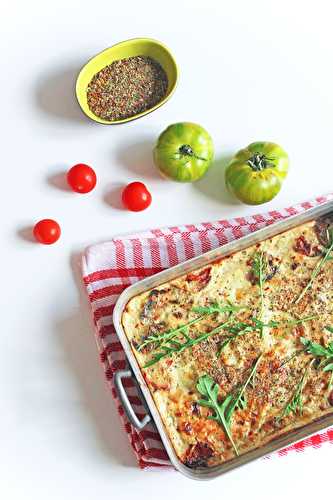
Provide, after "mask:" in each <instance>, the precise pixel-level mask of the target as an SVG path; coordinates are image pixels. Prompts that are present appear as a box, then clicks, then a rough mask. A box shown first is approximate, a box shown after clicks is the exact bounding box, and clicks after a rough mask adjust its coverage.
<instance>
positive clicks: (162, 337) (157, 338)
mask: <svg viewBox="0 0 333 500" xmlns="http://www.w3.org/2000/svg"><path fill="white" fill-rule="evenodd" d="M241 309H244V307H238V306H234V305H233V304H228V305H227V306H220V305H218V304H213V305H211V306H209V307H194V308H193V309H192V311H193V312H196V313H199V314H200V316H199V317H197V318H194V319H192V320H191V321H188V322H187V323H184V324H183V325H180V326H177V327H176V328H172V329H171V330H168V331H166V332H162V333H159V334H157V335H149V337H147V338H146V339H145V340H144V341H143V342H142V343H141V344H140V345H139V346H138V347H137V350H138V351H141V350H142V349H143V348H144V347H146V346H147V345H149V344H155V346H156V348H157V347H161V346H162V345H163V344H164V343H165V342H166V341H168V340H170V339H172V338H174V337H176V336H177V334H178V333H181V332H184V331H185V330H186V328H189V327H190V326H192V325H195V324H196V323H199V321H201V320H203V318H204V317H205V316H207V315H210V314H215V313H217V312H219V313H226V312H229V313H233V312H236V311H239V310H241Z"/></svg>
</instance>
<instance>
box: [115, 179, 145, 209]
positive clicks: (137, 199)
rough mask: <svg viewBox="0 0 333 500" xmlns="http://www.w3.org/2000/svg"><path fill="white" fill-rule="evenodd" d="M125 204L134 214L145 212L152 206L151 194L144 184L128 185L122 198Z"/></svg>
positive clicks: (132, 183) (133, 183) (134, 183)
mask: <svg viewBox="0 0 333 500" xmlns="http://www.w3.org/2000/svg"><path fill="white" fill-rule="evenodd" d="M121 198H122V200H123V204H124V205H125V207H126V208H128V210H131V211H132V212H140V211H141V210H145V209H146V208H148V207H149V205H150V204H151V194H150V192H149V191H148V189H147V188H146V186H145V185H144V184H143V183H142V182H131V183H130V184H128V185H127V186H126V187H125V188H124V190H123V192H122V196H121Z"/></svg>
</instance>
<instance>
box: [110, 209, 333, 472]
mask: <svg viewBox="0 0 333 500" xmlns="http://www.w3.org/2000/svg"><path fill="white" fill-rule="evenodd" d="M330 212H333V201H328V202H325V203H323V204H322V205H320V206H318V207H314V208H310V209H309V210H306V211H305V212H303V213H301V214H298V215H294V216H290V217H288V219H286V220H282V221H279V222H276V223H274V224H272V225H270V226H268V227H265V228H263V229H259V230H258V231H256V232H254V233H252V234H249V235H247V236H244V237H242V238H239V239H238V240H236V241H232V242H230V243H227V244H225V245H223V246H221V247H218V248H216V249H215V250H211V251H209V252H207V253H205V254H203V255H199V256H197V257H194V258H193V259H190V260H188V261H186V262H184V263H182V264H178V265H176V266H174V267H171V268H169V269H166V270H165V271H162V272H159V273H157V274H155V275H154V276H149V277H148V278H145V279H143V280H142V281H138V282H137V283H134V284H133V285H131V286H129V287H128V288H126V290H124V292H123V293H122V294H121V295H120V297H119V299H118V301H117V303H116V306H115V309H114V313H113V320H114V325H115V328H116V332H117V334H118V337H119V340H120V342H121V344H122V346H123V348H124V350H125V353H126V356H127V360H128V363H129V369H128V370H121V371H118V372H116V373H115V385H116V388H117V391H118V394H119V397H120V400H121V402H122V404H123V407H124V410H125V412H126V414H127V416H128V418H129V420H130V422H131V423H132V425H134V426H135V427H136V428H137V429H142V428H143V427H144V426H145V425H147V423H148V422H150V421H151V420H153V421H154V423H155V425H156V427H157V429H158V432H159V433H160V436H161V439H162V441H163V444H164V446H165V449H166V451H167V453H168V455H169V457H170V461H171V463H172V464H173V465H174V467H175V468H176V469H177V470H178V471H180V472H181V473H182V474H184V475H185V476H187V477H189V478H191V479H198V480H207V479H212V478H215V477H218V476H220V475H222V474H223V473H225V472H227V471H229V470H232V469H234V468H236V467H239V466H240V465H244V464H246V463H248V462H250V461H252V460H255V459H257V458H260V457H264V456H265V455H267V454H269V453H271V452H273V451H275V450H278V449H281V448H284V447H285V446H288V445H290V444H292V443H294V442H296V441H299V440H301V439H304V438H306V437H309V436H310V435H311V434H314V433H316V432H318V431H320V430H322V429H325V428H326V427H329V426H331V425H333V412H332V414H330V415H325V416H324V417H322V418H319V419H317V420H315V421H313V422H311V423H309V424H307V425H305V426H303V427H301V428H298V429H296V430H294V431H290V432H288V433H286V434H284V435H282V436H280V437H278V438H276V439H274V440H273V441H271V442H270V443H268V444H265V445H263V446H262V447H260V448H257V449H255V450H252V451H250V452H247V453H245V454H243V455H240V456H239V457H236V458H234V459H232V460H230V461H228V462H225V463H223V464H221V465H217V466H215V467H207V468H201V469H191V468H189V467H187V466H186V465H184V464H183V463H181V462H180V460H179V459H178V457H177V455H176V453H175V451H174V448H173V446H172V444H171V441H170V439H169V437H168V434H167V432H166V430H165V427H164V425H163V422H162V419H161V417H160V414H159V412H158V409H157V407H156V405H155V402H154V400H153V397H152V395H151V393H150V390H149V388H148V386H147V384H146V382H145V380H144V378H143V375H142V372H141V370H140V367H139V365H138V363H137V361H136V358H135V356H134V353H133V352H132V349H131V345H130V343H129V341H128V339H127V337H126V335H125V332H124V330H123V327H122V314H123V311H124V309H125V307H126V304H127V303H128V301H129V300H130V299H131V298H133V297H135V296H136V295H139V294H141V293H142V292H145V291H147V290H151V289H152V288H154V287H156V286H159V285H161V284H163V283H166V282H167V281H170V280H173V279H174V278H177V277H180V276H182V275H184V274H187V273H188V272H191V271H193V270H195V269H198V268H200V267H203V266H205V265H207V264H210V263H212V262H213V261H215V260H216V259H219V258H221V257H226V256H228V255H230V254H232V253H235V252H237V251H239V250H243V249H245V248H247V247H249V246H251V245H253V244H255V243H258V242H260V241H263V240H266V239H268V238H271V237H273V236H275V235H277V234H279V233H281V232H284V231H287V230H289V229H292V228H294V227H296V226H298V225H301V224H303V223H305V222H309V221H310V220H313V219H316V218H317V217H320V216H323V215H326V214H328V213H330ZM129 377H132V378H134V381H135V382H136V384H137V385H138V386H139V389H140V390H141V394H142V396H143V403H144V406H145V408H146V410H147V415H146V416H145V417H144V418H143V419H142V420H141V421H140V420H139V419H138V418H137V416H136V415H135V413H134V410H133V408H132V406H131V404H130V402H129V400H128V398H127V395H126V392H125V390H124V388H123V385H122V379H123V378H129Z"/></svg>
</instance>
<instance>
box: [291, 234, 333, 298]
mask: <svg viewBox="0 0 333 500" xmlns="http://www.w3.org/2000/svg"><path fill="white" fill-rule="evenodd" d="M327 238H328V248H327V250H326V252H325V254H324V256H323V257H322V258H321V259H320V261H319V262H318V263H317V265H316V266H315V268H314V269H313V271H312V273H311V276H310V279H309V281H308V283H307V285H306V287H305V288H303V290H302V292H301V293H300V295H299V296H298V297H297V299H296V300H295V304H298V303H299V302H300V301H301V300H302V298H303V297H304V295H305V294H306V293H307V292H308V290H309V289H310V288H311V287H312V285H313V282H314V281H315V279H316V278H317V276H318V274H319V273H320V271H321V269H322V267H323V266H324V264H325V262H326V261H327V260H330V253H331V252H332V250H333V229H328V230H327Z"/></svg>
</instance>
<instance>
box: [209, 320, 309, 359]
mask: <svg viewBox="0 0 333 500" xmlns="http://www.w3.org/2000/svg"><path fill="white" fill-rule="evenodd" d="M317 317H318V316H317V315H312V316H305V317H304V318H299V319H296V320H291V321H286V322H279V321H269V322H268V323H264V322H263V321H261V320H260V319H258V318H251V321H252V323H253V324H249V323H245V322H239V323H235V324H233V325H231V326H230V327H228V328H226V330H227V331H228V333H229V334H230V335H228V336H227V337H226V338H225V339H223V341H222V343H221V344H220V346H219V348H218V351H217V354H216V355H217V357H219V356H220V355H221V352H222V351H223V349H225V347H227V345H229V344H230V342H232V341H233V340H235V339H236V338H237V337H239V336H241V335H245V334H247V333H250V332H260V334H261V332H262V330H263V328H264V327H267V328H278V327H279V326H284V325H286V326H294V325H298V324H300V323H305V322H306V321H311V320H312V319H316V318H317Z"/></svg>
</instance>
